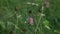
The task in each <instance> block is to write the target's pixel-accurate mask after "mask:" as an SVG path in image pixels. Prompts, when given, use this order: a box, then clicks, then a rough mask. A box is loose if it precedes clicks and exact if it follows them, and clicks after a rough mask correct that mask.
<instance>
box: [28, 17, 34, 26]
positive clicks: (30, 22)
mask: <svg viewBox="0 0 60 34" xmlns="http://www.w3.org/2000/svg"><path fill="white" fill-rule="evenodd" d="M27 22H28V23H29V24H31V25H33V18H32V17H30V18H27Z"/></svg>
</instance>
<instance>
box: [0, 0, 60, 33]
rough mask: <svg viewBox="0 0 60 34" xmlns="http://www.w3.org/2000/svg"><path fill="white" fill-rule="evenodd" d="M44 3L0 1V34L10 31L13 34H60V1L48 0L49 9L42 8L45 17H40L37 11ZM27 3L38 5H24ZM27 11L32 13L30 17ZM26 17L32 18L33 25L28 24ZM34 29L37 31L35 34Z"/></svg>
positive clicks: (24, 0)
mask: <svg viewBox="0 0 60 34" xmlns="http://www.w3.org/2000/svg"><path fill="white" fill-rule="evenodd" d="M44 1H45V0H42V1H41V0H0V34H10V31H11V30H12V31H13V34H60V0H49V2H50V7H49V8H46V7H45V6H44V12H43V13H44V14H45V16H43V17H41V15H40V14H41V12H39V9H41V8H42V3H43V2H44ZM27 2H31V3H33V2H34V3H37V4H38V3H40V4H39V6H33V5H31V4H30V5H28V4H26V3H27ZM15 7H17V11H16V10H15ZM29 10H31V11H32V14H31V15H30V14H29V13H28V11H29ZM19 15H20V16H19ZM28 17H33V19H34V25H31V24H28V22H27V21H26V19H27V18H28ZM25 22H26V23H25ZM43 22H44V23H43ZM48 22H49V23H48ZM45 25H48V27H50V29H48V28H47V27H45ZM36 28H37V29H38V30H37V31H36V32H35V30H36Z"/></svg>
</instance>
